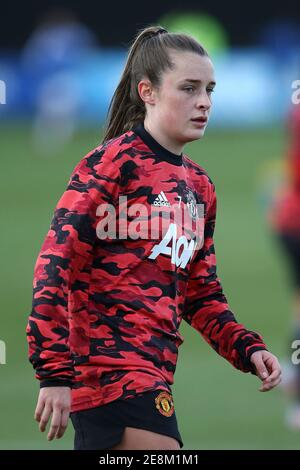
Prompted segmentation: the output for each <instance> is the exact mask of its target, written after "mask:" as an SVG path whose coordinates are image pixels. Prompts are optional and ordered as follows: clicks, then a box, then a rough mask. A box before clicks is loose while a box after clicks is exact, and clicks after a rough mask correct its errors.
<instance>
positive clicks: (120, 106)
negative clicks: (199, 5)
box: [103, 26, 208, 142]
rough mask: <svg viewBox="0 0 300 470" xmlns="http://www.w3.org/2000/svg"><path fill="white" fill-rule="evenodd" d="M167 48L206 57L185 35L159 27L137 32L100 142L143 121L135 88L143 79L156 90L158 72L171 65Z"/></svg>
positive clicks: (143, 109) (143, 113) (171, 66)
mask: <svg viewBox="0 0 300 470" xmlns="http://www.w3.org/2000/svg"><path fill="white" fill-rule="evenodd" d="M171 49H173V50H175V51H187V52H195V53H196V54H199V55H201V56H208V54H207V52H206V50H205V49H204V48H203V47H202V46H201V44H199V42H197V41H196V40H195V39H194V38H193V37H191V36H189V35H187V34H183V33H169V32H168V31H167V30H166V29H165V28H163V27H161V26H149V27H146V28H144V29H142V30H140V31H139V32H138V33H137V35H136V37H135V39H134V41H133V43H132V45H131V47H130V49H129V52H128V56H127V62H126V65H125V68H124V70H123V74H122V76H121V79H120V82H119V84H118V86H117V88H116V90H115V92H114V94H113V97H112V99H111V102H110V105H109V108H108V119H107V127H106V130H105V133H104V138H103V142H105V141H107V140H109V139H112V138H114V137H118V136H119V135H121V134H123V133H124V132H127V131H129V130H131V129H132V128H133V127H134V126H135V125H137V124H138V123H140V122H142V121H143V120H144V118H145V114H146V108H145V104H144V102H143V100H142V99H141V98H140V96H139V93H138V89H137V85H138V83H139V82H140V81H141V80H142V79H143V78H145V77H146V78H148V80H150V81H151V83H152V85H153V86H154V87H157V88H158V87H159V85H160V82H161V76H162V73H163V72H164V71H165V70H166V69H167V68H169V69H172V68H173V66H174V64H173V63H172V61H171V59H170V56H169V51H170V50H171Z"/></svg>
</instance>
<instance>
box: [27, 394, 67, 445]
mask: <svg viewBox="0 0 300 470" xmlns="http://www.w3.org/2000/svg"><path fill="white" fill-rule="evenodd" d="M70 409H71V389H70V387H44V388H41V389H40V393H39V398H38V402H37V405H36V409H35V414H34V419H35V420H36V421H38V422H39V423H40V426H39V428H40V431H41V432H44V431H45V429H46V426H47V424H48V421H49V418H50V415H51V413H52V419H51V426H50V430H49V433H48V440H49V441H52V439H54V438H56V439H60V438H61V437H62V436H63V435H64V433H65V430H66V429H67V426H68V420H69V414H70Z"/></svg>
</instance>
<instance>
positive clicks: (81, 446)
mask: <svg viewBox="0 0 300 470" xmlns="http://www.w3.org/2000/svg"><path fill="white" fill-rule="evenodd" d="M70 418H71V421H72V424H73V427H74V430H75V437H74V450H103V449H109V448H111V447H113V446H115V445H117V444H118V443H119V442H120V441H121V439H122V435H123V432H124V429H125V427H126V426H130V427H134V428H138V429H145V430H147V431H152V432H156V433H158V434H164V435H166V436H170V437H173V438H175V439H177V440H178V442H179V444H180V447H183V442H182V439H181V436H180V433H179V431H178V426H177V419H176V414H175V409H174V402H173V398H172V395H171V394H170V393H168V392H165V391H162V390H155V391H151V392H145V393H142V394H137V396H136V397H134V398H127V399H122V400H120V399H119V400H114V401H113V402H110V403H108V404H106V405H102V406H98V407H95V408H90V409H87V410H82V411H75V412H72V413H71V414H70Z"/></svg>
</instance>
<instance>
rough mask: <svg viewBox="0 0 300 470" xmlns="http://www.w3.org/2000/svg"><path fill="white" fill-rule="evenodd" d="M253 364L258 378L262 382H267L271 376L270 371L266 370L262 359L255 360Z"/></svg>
mask: <svg viewBox="0 0 300 470" xmlns="http://www.w3.org/2000/svg"><path fill="white" fill-rule="evenodd" d="M253 364H254V365H255V368H256V372H257V375H258V377H259V378H260V379H261V380H265V379H266V378H267V377H268V376H269V372H268V369H267V368H266V366H265V364H264V362H263V360H262V359H261V358H259V359H255V360H254V361H253Z"/></svg>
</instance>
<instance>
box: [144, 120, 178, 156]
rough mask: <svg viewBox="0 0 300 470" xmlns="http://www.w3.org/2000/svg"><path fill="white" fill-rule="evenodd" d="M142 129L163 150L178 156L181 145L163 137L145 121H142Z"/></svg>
mask: <svg viewBox="0 0 300 470" xmlns="http://www.w3.org/2000/svg"><path fill="white" fill-rule="evenodd" d="M144 127H145V130H146V131H147V132H149V134H151V135H152V137H153V138H154V139H155V140H156V141H157V142H158V143H159V144H160V145H162V147H164V148H165V149H167V150H169V152H172V153H175V154H177V155H178V156H180V154H181V153H182V150H183V147H184V146H183V145H182V144H180V143H178V142H174V141H173V140H171V139H169V138H168V136H166V135H164V134H163V133H162V132H161V131H160V130H159V129H157V128H155V127H154V126H152V125H151V124H150V123H149V122H148V121H147V119H145V121H144Z"/></svg>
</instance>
